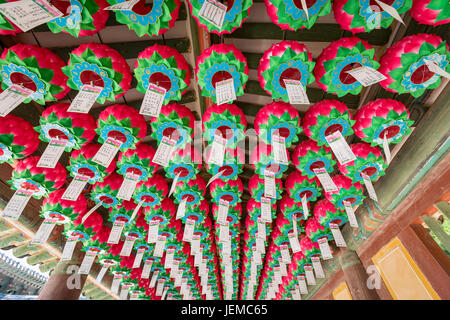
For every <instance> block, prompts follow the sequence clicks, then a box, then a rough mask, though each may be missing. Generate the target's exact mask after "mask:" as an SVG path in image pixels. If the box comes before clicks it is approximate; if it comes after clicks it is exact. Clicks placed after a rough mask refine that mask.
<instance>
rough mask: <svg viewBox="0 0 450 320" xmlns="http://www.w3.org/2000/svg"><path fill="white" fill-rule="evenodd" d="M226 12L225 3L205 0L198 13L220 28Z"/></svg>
mask: <svg viewBox="0 0 450 320" xmlns="http://www.w3.org/2000/svg"><path fill="white" fill-rule="evenodd" d="M226 13H227V6H226V5H224V4H222V3H220V2H218V1H214V0H205V1H204V2H203V5H202V7H201V8H200V12H199V13H198V15H199V16H200V17H202V18H203V19H205V20H207V21H208V22H210V23H212V24H213V25H215V26H216V27H217V28H218V29H219V30H220V29H222V25H223V22H224V20H225V14H226ZM217 104H220V103H217Z"/></svg>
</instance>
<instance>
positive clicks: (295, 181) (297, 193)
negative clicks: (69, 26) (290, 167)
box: [285, 170, 322, 203]
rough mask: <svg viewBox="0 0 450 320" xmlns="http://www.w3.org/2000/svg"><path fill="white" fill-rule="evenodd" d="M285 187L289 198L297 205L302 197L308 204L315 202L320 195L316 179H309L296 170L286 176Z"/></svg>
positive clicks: (320, 188)
mask: <svg viewBox="0 0 450 320" xmlns="http://www.w3.org/2000/svg"><path fill="white" fill-rule="evenodd" d="M285 186H286V190H287V192H288V193H289V195H290V196H291V198H292V199H294V201H295V202H299V203H301V202H302V198H303V197H306V201H308V202H309V201H316V200H317V198H318V197H320V195H321V194H322V193H321V191H322V187H321V185H320V182H319V180H318V179H317V178H316V177H314V178H312V179H310V178H308V177H306V176H303V175H302V174H301V173H300V172H298V171H296V170H295V171H292V172H291V173H290V174H289V175H288V176H287V178H286V185H285Z"/></svg>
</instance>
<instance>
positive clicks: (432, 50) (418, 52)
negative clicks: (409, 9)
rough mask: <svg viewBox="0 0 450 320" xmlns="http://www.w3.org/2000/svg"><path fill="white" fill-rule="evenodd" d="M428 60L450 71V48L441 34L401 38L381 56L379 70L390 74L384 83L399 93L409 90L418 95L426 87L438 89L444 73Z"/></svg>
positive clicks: (423, 34) (382, 82)
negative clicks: (437, 71) (431, 66)
mask: <svg viewBox="0 0 450 320" xmlns="http://www.w3.org/2000/svg"><path fill="white" fill-rule="evenodd" d="M426 60H428V61H431V62H432V63H434V64H437V65H438V66H439V67H440V68H441V69H443V70H444V71H446V72H449V71H450V64H449V61H450V52H449V47H448V45H447V44H446V42H445V41H443V40H442V38H441V37H439V36H437V35H434V34H425V33H421V34H416V35H411V36H407V37H405V38H403V39H401V40H399V41H397V42H396V43H394V44H393V45H392V46H391V47H389V48H388V49H387V50H386V52H385V53H384V55H383V56H382V57H381V59H380V69H379V70H378V71H380V72H381V73H382V74H384V75H385V76H386V77H387V79H386V80H383V81H381V82H380V85H381V86H382V87H383V88H385V89H386V90H388V91H391V92H396V93H399V94H402V93H407V92H409V93H410V94H411V95H412V96H413V97H416V98H417V97H420V96H421V95H422V94H423V93H424V92H425V90H426V89H435V88H437V87H438V86H439V85H440V84H441V76H440V75H438V74H436V73H434V72H432V71H431V70H430V69H429V68H428V66H427V64H426V62H425V61H426Z"/></svg>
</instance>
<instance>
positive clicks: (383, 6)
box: [375, 0, 405, 25]
mask: <svg viewBox="0 0 450 320" xmlns="http://www.w3.org/2000/svg"><path fill="white" fill-rule="evenodd" d="M375 2H376V3H377V4H378V5H379V6H380V7H381V9H383V10H384V11H386V12H387V13H389V14H390V15H391V16H392V18H394V19H395V20H397V21H399V22H400V23H401V24H403V25H405V23H404V22H403V20H402V17H400V15H399V14H398V12H397V10H395V8H393V7H391V6H390V5H388V4H386V3H384V2H381V1H378V0H375Z"/></svg>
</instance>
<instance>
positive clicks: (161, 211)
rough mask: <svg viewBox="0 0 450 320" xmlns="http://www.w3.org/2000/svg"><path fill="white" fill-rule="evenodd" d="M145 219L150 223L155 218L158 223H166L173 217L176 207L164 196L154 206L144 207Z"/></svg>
mask: <svg viewBox="0 0 450 320" xmlns="http://www.w3.org/2000/svg"><path fill="white" fill-rule="evenodd" d="M143 211H144V214H145V220H146V221H147V222H148V223H150V222H151V221H153V220H155V221H158V223H159V224H162V225H166V224H168V223H169V221H170V220H171V219H172V218H173V217H175V214H176V212H177V207H176V206H175V204H174V203H173V200H172V199H170V198H164V199H163V200H162V201H161V204H160V205H159V206H156V207H150V206H147V207H144V209H143Z"/></svg>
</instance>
